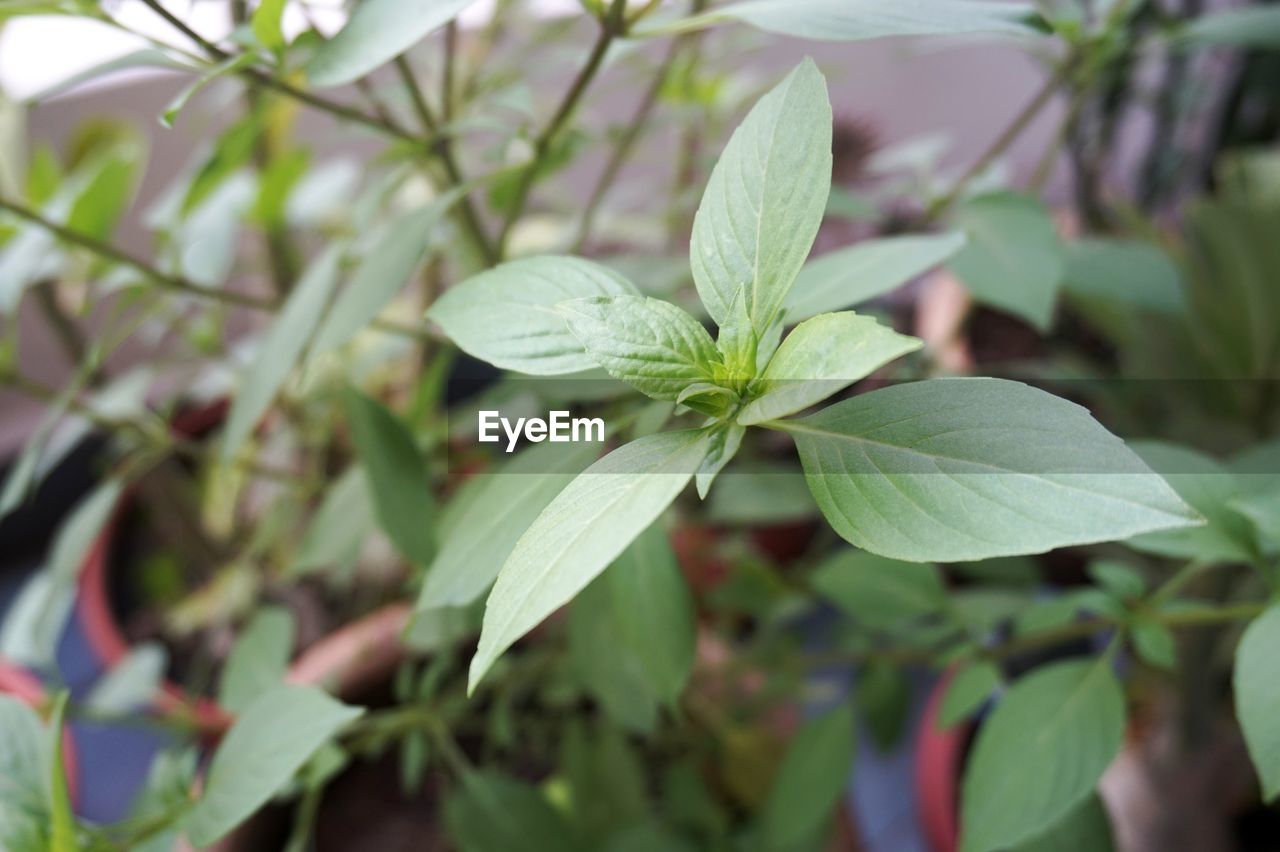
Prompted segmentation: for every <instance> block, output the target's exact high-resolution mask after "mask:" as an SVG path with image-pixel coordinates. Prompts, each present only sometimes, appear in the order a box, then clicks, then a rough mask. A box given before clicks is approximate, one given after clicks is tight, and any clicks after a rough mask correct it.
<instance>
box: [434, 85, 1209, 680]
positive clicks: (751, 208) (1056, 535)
mask: <svg viewBox="0 0 1280 852" xmlns="http://www.w3.org/2000/svg"><path fill="white" fill-rule="evenodd" d="M831 149H832V114H831V106H830V102H829V100H828V96H827V90H826V83H825V81H824V79H823V77H822V74H821V73H820V72H819V71H818V69H817V67H816V66H815V65H814V63H813V62H812V61H805V62H804V63H802V64H801V65H800V66H799V67H797V68H796V69H795V70H794V71H792V72H791V73H790V74H789V75H788V76H787V77H786V78H785V79H784V80H783V81H782V82H781V83H780V84H778V86H777V87H776V88H774V89H773V90H772V91H770V92H769V93H768V94H766V95H765V96H764V97H763V98H761V99H760V101H759V102H758V103H757V104H756V105H755V107H754V108H753V109H752V110H751V112H750V114H749V115H748V116H747V117H746V119H745V120H744V121H743V122H742V124H741V125H740V126H739V127H738V128H737V130H736V131H735V133H734V134H733V137H732V138H731V139H730V141H729V143H728V145H727V147H726V148H725V150H724V152H723V153H722V155H721V157H720V159H719V161H718V163H717V164H716V166H715V169H714V170H713V171H712V174H711V177H710V180H709V182H708V184H707V186H706V189H705V192H704V194H703V197H702V203H701V205H700V206H699V208H698V211H697V215H696V217H695V219H694V224H693V234H692V239H691V242H690V251H689V260H690V265H691V268H692V273H693V279H694V282H695V283H696V285H697V292H698V296H699V298H700V299H701V302H702V306H703V307H704V308H705V309H706V312H707V314H708V315H709V316H710V318H711V319H712V320H713V321H714V322H715V324H716V326H717V327H718V332H717V334H716V336H715V337H714V338H713V337H712V335H711V334H710V333H709V332H708V331H707V330H706V328H705V327H704V325H703V324H702V323H701V322H699V320H698V319H697V318H695V317H694V316H692V315H691V314H689V313H687V312H686V311H684V310H682V309H681V308H680V307H677V306H676V305H674V304H671V303H669V302H666V301H663V300H660V299H656V298H650V297H647V296H644V295H642V294H641V293H640V291H639V290H638V289H637V288H636V287H635V286H634V285H633V284H631V283H630V282H628V281H627V280H626V279H625V278H623V277H622V276H620V275H619V274H617V273H616V272H614V271H611V270H609V269H606V268H604V267H602V266H599V265H597V264H594V263H591V262H589V261H587V260H583V259H579V258H573V257H531V258H525V259H519V260H514V261H511V262H508V263H504V264H501V265H499V266H497V267H495V268H493V269H491V270H488V271H486V272H484V273H481V274H480V275H477V276H475V277H473V278H471V279H469V280H467V281H465V282H463V283H461V284H460V285H458V286H456V287H454V288H453V289H451V290H450V291H448V292H447V293H445V295H444V296H443V297H442V298H441V299H439V301H438V302H436V304H435V305H434V306H433V307H432V308H431V310H430V311H429V313H428V316H429V318H430V319H432V320H434V321H435V322H436V323H437V324H439V326H440V327H441V328H442V329H443V330H444V332H445V334H447V335H448V336H449V338H451V339H452V340H453V341H454V342H455V343H456V344H457V345H458V346H459V347H460V348H462V349H463V350H465V351H466V352H468V353H469V354H471V355H473V356H475V357H477V358H481V359H483V360H485V361H488V362H490V363H491V364H494V365H495V366H498V367H501V368H503V369H507V370H514V371H517V372H521V373H528V374H532V375H541V376H546V375H560V374H571V373H579V372H581V371H584V370H589V369H592V368H603V369H604V370H605V371H607V372H608V374H609V375H610V376H613V377H614V378H616V379H620V380H622V381H624V382H626V383H628V384H630V385H631V386H632V387H634V388H635V389H636V391H638V392H640V393H642V394H645V395H646V396H648V397H651V398H653V399H655V400H665V401H669V402H672V403H675V404H676V405H678V406H682V407H684V408H686V409H688V410H690V411H692V412H696V413H697V414H698V415H701V416H703V417H705V420H704V422H703V423H702V425H700V426H698V427H697V428H693V429H685V430H680V431H669V432H661V433H658V434H652V435H647V436H644V437H641V438H639V439H637V440H634V441H632V442H630V443H627V444H624V445H622V446H620V447H618V448H617V449H615V450H614V451H612V452H611V453H609V454H608V455H606V456H604V457H603V458H601V459H600V460H599V461H597V462H595V463H594V464H592V465H591V466H590V467H588V468H587V469H586V470H585V471H583V472H582V473H581V474H580V475H579V476H577V477H576V478H575V479H573V480H572V481H571V482H569V483H568V484H567V485H565V486H564V487H563V490H560V491H559V493H558V494H556V495H555V497H554V499H551V500H550V502H549V503H548V504H547V505H546V507H545V508H544V509H543V510H542V511H541V513H540V514H538V515H537V517H536V518H535V519H534V520H533V521H532V523H531V524H530V525H529V527H528V529H526V530H525V531H524V533H523V535H521V536H520V537H519V539H518V541H516V542H515V543H514V546H513V547H512V548H511V550H510V553H509V555H507V556H506V559H505V562H504V563H503V564H502V567H501V571H500V572H499V573H498V575H497V581H496V583H495V584H494V586H493V590H492V592H491V593H490V595H489V598H488V601H487V604H486V607H485V614H484V624H483V629H482V633H481V638H480V644H479V649H478V651H477V652H476V655H475V657H474V658H473V660H472V662H471V672H470V685H471V688H472V689H474V688H475V685H476V684H477V683H478V682H479V681H480V680H481V679H482V678H483V677H484V675H485V673H486V672H487V671H489V669H490V667H491V666H492V665H493V663H494V661H495V660H496V659H497V658H498V657H499V656H500V655H501V654H502V653H503V652H504V651H505V650H506V649H507V648H508V647H510V646H511V645H512V643H514V642H515V641H516V640H518V639H519V638H520V637H521V636H523V635H524V634H525V633H527V632H528V631H529V630H531V629H532V628H533V627H535V626H536V625H537V624H539V622H541V621H542V620H543V619H544V618H546V617H547V616H548V615H549V614H550V613H552V612H553V611H555V610H556V609H558V608H559V607H560V606H562V605H564V604H565V603H567V602H568V601H569V600H570V599H572V598H573V597H574V595H576V594H577V593H578V592H579V591H581V590H582V589H583V588H585V587H586V586H587V585H588V584H589V583H590V582H591V581H592V580H593V579H594V578H595V577H596V576H598V575H599V574H600V573H601V572H602V571H603V570H604V569H605V568H606V567H608V565H609V564H610V563H611V562H613V561H614V559H616V558H617V557H618V556H619V555H620V554H621V553H622V552H623V550H625V549H626V547H627V546H628V545H629V544H630V543H631V542H632V541H633V540H634V539H635V538H636V537H637V536H639V535H640V534H641V533H642V532H644V530H645V529H646V528H647V527H649V526H650V525H651V524H652V523H653V522H654V521H655V520H656V519H657V518H658V517H659V515H661V513H662V512H663V511H664V510H665V509H666V508H667V506H668V505H670V504H671V503H672V501H673V500H675V498H676V497H677V496H678V495H679V494H680V493H681V491H683V489H684V488H685V487H686V486H687V485H688V483H689V481H690V480H694V482H695V487H696V488H697V491H698V494H699V496H702V497H705V496H706V495H707V493H708V491H709V489H711V488H712V487H713V484H714V482H715V480H716V477H717V476H718V475H719V474H720V473H721V472H722V471H723V470H724V469H725V468H726V466H728V465H729V464H730V463H731V462H732V460H733V458H734V456H735V454H736V453H737V452H738V450H739V448H740V446H741V445H742V442H743V440H744V438H745V436H746V433H747V432H748V431H749V430H752V429H765V430H772V431H777V432H782V433H784V434H786V435H787V436H789V437H790V438H791V439H792V440H793V441H794V442H795V446H796V449H797V451H798V452H799V455H800V460H801V462H802V463H803V466H804V471H805V478H806V481H807V483H808V486H809V489H810V491H811V492H812V493H813V496H814V498H815V500H816V501H817V503H818V505H819V507H820V508H821V509H822V513H823V515H824V516H825V517H826V519H827V521H828V522H829V523H830V524H831V526H832V528H833V529H835V531H836V532H838V533H839V534H840V535H841V536H842V537H843V538H845V539H846V540H848V541H849V542H850V543H852V544H854V545H856V546H857V547H859V548H862V549H864V550H867V551H870V552H872V553H875V554H879V555H882V556H886V557H891V558H894V559H900V560H909V561H916V562H926V561H928V562H933V561H945V562H954V561H961V560H978V559H986V558H990V557H996V556H1008V555H1013V554H1027V553H1040V552H1044V551H1047V550H1051V549H1053V548H1057V547H1063V546H1066V545H1076V544H1085V543H1091V542H1101V541H1109V540H1118V539H1127V538H1129V537H1132V536H1136V535H1139V534H1141V533H1147V532H1151V531H1153V530H1162V529H1170V528H1176V527H1186V526H1193V525H1196V524H1197V523H1200V520H1199V517H1198V515H1197V513H1196V512H1195V511H1194V510H1193V509H1191V508H1190V507H1189V506H1187V505H1186V503H1184V502H1183V501H1182V499H1181V498H1180V497H1179V496H1178V495H1177V494H1176V493H1175V492H1174V491H1173V489H1171V488H1170V487H1169V485H1168V484H1166V482H1165V481H1164V480H1163V479H1162V478H1161V477H1160V476H1159V475H1157V474H1155V473H1153V472H1152V471H1151V470H1150V469H1149V468H1148V467H1147V466H1146V464H1144V462H1143V461H1142V460H1141V459H1140V458H1139V457H1138V456H1137V455H1136V454H1135V453H1134V452H1132V451H1131V450H1130V449H1128V448H1127V447H1126V446H1125V444H1124V442H1123V441H1121V440H1120V439H1119V438H1117V437H1115V436H1114V435H1112V434H1110V433H1108V432H1107V431H1106V430H1105V429H1104V428H1103V427H1102V426H1100V425H1099V424H1098V423H1097V422H1096V421H1095V420H1094V419H1093V418H1092V417H1091V416H1090V414H1089V412H1088V411H1086V410H1085V409H1083V408H1081V407H1079V406H1077V405H1075V404H1073V403H1070V402H1067V401H1065V400H1062V399H1059V398H1057V397H1054V396H1052V395H1050V394H1048V393H1045V392H1043V391H1040V390H1037V389H1035V388H1032V387H1030V386H1027V385H1025V384H1021V383H1018V382H1013V381H1004V380H999V379H985V378H966V379H936V380H928V381H921V382H914V383H909V384H903V385H899V386H894V387H888V388H884V389H881V390H876V391H872V392H869V393H865V394H861V395H858V396H855V397H853V398H851V399H846V400H844V401H841V402H838V403H835V404H833V405H830V406H828V407H826V408H821V409H819V410H817V411H815V412H813V413H809V414H804V412H806V411H807V410H808V409H811V408H813V407H814V406H817V405H819V404H821V403H822V402H823V401H824V400H826V399H827V398H828V397H830V396H832V395H833V394H835V393H837V392H839V391H841V390H843V389H845V388H847V387H849V386H850V385H852V384H854V383H855V382H857V381H858V380H859V379H862V378H864V377H866V376H867V375H869V374H870V373H872V372H873V371H875V370H876V369H878V368H879V367H881V366H883V365H884V364H886V363H888V362H890V361H892V360H894V359H896V358H899V357H901V356H903V355H906V354H907V353H909V352H911V351H913V350H915V349H917V348H919V347H920V346H921V342H920V341H919V340H916V339H915V338H912V337H908V336H905V335H902V334H899V333H897V332H895V331H893V330H891V329H889V328H886V327H885V326H883V325H881V324H879V323H877V322H876V321H875V320H874V319H872V318H870V317H867V316H863V315H860V314H858V313H856V312H854V311H850V310H840V309H841V308H846V307H848V305H847V304H846V303H845V300H844V298H842V296H841V293H840V290H839V288H831V287H825V288H822V287H817V286H812V285H813V282H814V281H816V280H817V279H816V278H812V277H807V276H806V268H805V260H806V258H807V257H808V254H809V251H810V249H811V247H812V245H813V242H814V239H815V236H816V234H817V231H818V227H819V225H820V223H821V220H822V217H823V213H824V211H825V209H826V205H827V199H828V194H829V191H830V186H831ZM917 239H919V240H921V242H917V243H914V244H911V245H910V246H909V247H908V248H907V254H908V256H910V255H911V254H912V253H913V252H914V253H915V254H916V256H917V260H918V262H919V264H920V266H921V267H923V268H928V267H929V266H931V265H933V264H935V263H937V262H938V261H939V260H941V259H943V258H944V257H945V256H946V254H947V252H948V251H954V250H956V249H957V248H959V247H960V246H961V244H962V240H960V239H958V238H956V237H954V236H950V235H943V236H942V237H934V238H917ZM940 249H941V250H940ZM432 581H435V582H434V588H435V589H439V588H440V586H441V584H442V583H444V582H445V581H444V579H442V578H441V577H440V576H439V575H438V574H436V573H435V572H433V575H432ZM443 602H444V601H442V600H441V599H439V598H437V597H436V595H435V592H434V591H433V584H432V583H430V582H429V584H428V586H427V588H426V589H425V590H424V600H423V605H424V606H426V607H428V608H430V607H433V606H436V605H439V604H441V603H443Z"/></svg>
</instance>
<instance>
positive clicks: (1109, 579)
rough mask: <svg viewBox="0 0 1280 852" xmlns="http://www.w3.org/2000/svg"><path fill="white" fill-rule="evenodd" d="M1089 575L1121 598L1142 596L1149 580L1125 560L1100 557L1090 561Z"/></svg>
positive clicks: (1129, 598) (1127, 598) (1131, 598)
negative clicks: (1124, 561) (1119, 560)
mask: <svg viewBox="0 0 1280 852" xmlns="http://www.w3.org/2000/svg"><path fill="white" fill-rule="evenodd" d="M1089 576H1090V577H1092V578H1093V579H1094V580H1095V581H1097V583H1098V585H1100V586H1102V587H1103V588H1104V589H1106V590H1107V591H1108V592H1110V593H1111V594H1113V595H1115V596H1116V597H1117V598H1119V599H1120V600H1133V599H1135V598H1140V597H1142V595H1143V593H1144V592H1146V590H1147V581H1146V580H1144V579H1142V575H1141V574H1140V573H1138V571H1137V570H1135V569H1134V568H1132V567H1131V566H1129V565H1126V564H1125V563H1123V562H1116V561H1114V560H1110V559H1100V560H1097V561H1095V562H1091V563H1089Z"/></svg>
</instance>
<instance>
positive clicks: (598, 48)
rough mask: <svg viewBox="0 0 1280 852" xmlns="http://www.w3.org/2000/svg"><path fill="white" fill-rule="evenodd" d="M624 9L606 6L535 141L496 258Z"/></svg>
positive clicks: (616, 1) (621, 4) (616, 2)
mask: <svg viewBox="0 0 1280 852" xmlns="http://www.w3.org/2000/svg"><path fill="white" fill-rule="evenodd" d="M625 10H626V0H613V5H612V6H610V7H609V12H608V14H607V15H606V16H605V17H604V18H603V19H601V21H600V33H599V35H598V36H597V37H596V42H595V45H594V46H593V47H592V48H591V53H590V54H589V55H588V56H587V61H586V63H585V64H583V66H582V68H581V69H580V70H579V71H578V75H577V76H576V77H575V78H574V79H573V83H572V84H571V85H570V86H569V91H568V92H566V93H565V96H564V99H563V100H562V101H561V102H560V106H559V108H557V109H556V112H555V114H554V115H553V116H552V117H551V120H550V121H549V122H547V126H546V127H545V128H544V129H543V131H542V132H541V133H540V134H538V137H537V139H535V140H534V143H533V157H532V158H531V159H530V161H529V162H528V164H526V165H525V167H524V169H523V171H521V173H520V181H519V183H518V184H517V185H516V191H515V198H514V200H513V201H512V203H511V209H510V211H509V212H508V213H507V217H506V219H505V221H504V222H503V223H502V230H501V231H500V232H499V234H498V246H497V255H498V257H499V258H501V257H503V256H505V255H506V250H507V243H508V242H509V241H510V238H511V230H512V229H513V228H514V227H515V225H516V222H518V221H519V220H520V217H521V216H522V215H523V214H524V209H525V206H526V205H527V204H528V202H529V192H530V190H531V189H533V184H534V182H535V181H536V180H537V178H538V172H540V171H541V170H542V167H543V165H544V164H545V162H546V160H547V157H548V156H549V155H550V153H551V149H552V146H553V144H554V143H555V142H556V140H557V138H558V137H559V136H560V133H561V132H562V131H563V130H564V127H565V125H566V124H567V123H568V121H569V118H570V117H571V116H572V115H573V113H574V110H576V109H577V107H578V103H579V101H581V100H582V96H583V95H584V94H585V93H586V91H587V88H588V87H589V86H590V85H591V81H592V80H594V79H595V76H596V74H597V73H599V71H600V66H601V65H602V64H603V62H604V57H605V54H606V53H608V51H609V46H610V45H611V44H612V43H613V39H614V37H615V36H617V35H619V34H620V33H621V32H622V31H623V28H624V26H625V22H624V21H623V20H622V15H623V12H625Z"/></svg>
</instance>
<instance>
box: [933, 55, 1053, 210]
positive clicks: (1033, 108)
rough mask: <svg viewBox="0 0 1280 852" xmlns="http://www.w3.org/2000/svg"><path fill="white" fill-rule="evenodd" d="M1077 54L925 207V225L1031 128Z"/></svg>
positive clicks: (1050, 77) (953, 202) (1048, 80)
mask: <svg viewBox="0 0 1280 852" xmlns="http://www.w3.org/2000/svg"><path fill="white" fill-rule="evenodd" d="M1075 67H1076V58H1075V55H1074V54H1071V55H1068V56H1067V57H1066V58H1065V59H1063V60H1062V61H1061V62H1060V63H1059V64H1058V67H1057V68H1056V69H1055V70H1054V72H1053V73H1052V74H1050V75H1049V78H1048V79H1047V80H1045V81H1044V84H1043V85H1042V86H1041V87H1040V89H1039V91H1037V92H1036V94H1035V95H1034V96H1033V97H1032V98H1031V100H1030V101H1029V102H1028V103H1027V105H1026V106H1024V107H1023V108H1022V109H1021V110H1020V111H1019V112H1018V113H1017V115H1015V116H1014V117H1013V121H1011V122H1010V123H1009V125H1008V126H1007V127H1006V128H1005V129H1004V131H1003V132H1001V134H1000V135H999V136H997V137H996V138H995V140H994V141H992V143H991V144H990V145H989V146H988V147H987V149H986V150H985V151H983V153H982V155H981V156H979V157H978V159H976V160H974V161H973V163H971V164H970V165H969V168H967V169H965V171H964V172H963V173H962V174H961V175H960V177H959V178H957V179H956V182H955V183H954V184H952V186H951V189H950V190H948V191H947V192H946V193H945V194H943V195H941V196H939V197H938V198H935V199H934V200H933V202H932V203H931V204H930V205H929V206H928V207H927V208H926V209H925V212H924V217H923V218H922V220H921V224H922V225H927V224H932V223H933V222H935V221H937V219H938V218H939V217H940V216H941V215H942V214H943V213H945V212H947V210H948V209H950V207H951V205H953V204H955V202H956V200H957V199H959V198H960V196H961V195H963V194H964V191H965V189H967V188H968V186H969V184H970V183H972V182H973V179H974V178H976V177H977V176H978V175H980V174H982V172H984V171H986V169H987V168H988V167H990V166H991V164H992V163H994V162H995V161H996V159H997V158H998V157H1000V155H1001V154H1003V153H1004V152H1005V151H1006V150H1008V148H1009V146H1010V145H1012V144H1013V143H1014V142H1015V141H1017V139H1018V137H1019V136H1021V135H1022V132H1023V131H1024V130H1026V129H1027V127H1028V126H1029V125H1030V124H1031V122H1032V121H1034V120H1035V118H1036V117H1037V116H1038V115H1040V111H1041V110H1043V109H1044V108H1045V107H1046V106H1047V105H1048V104H1049V102H1050V101H1052V100H1053V97H1054V95H1056V94H1057V92H1058V89H1059V87H1060V86H1061V85H1062V84H1063V83H1064V82H1066V80H1067V78H1068V77H1069V76H1070V75H1071V73H1072V72H1073V71H1074V70H1075Z"/></svg>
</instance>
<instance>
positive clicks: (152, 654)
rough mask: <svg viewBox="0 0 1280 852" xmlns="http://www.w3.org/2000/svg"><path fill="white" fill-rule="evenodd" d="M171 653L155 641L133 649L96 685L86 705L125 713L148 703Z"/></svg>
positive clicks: (116, 712) (102, 711) (111, 713)
mask: <svg viewBox="0 0 1280 852" xmlns="http://www.w3.org/2000/svg"><path fill="white" fill-rule="evenodd" d="M168 664H169V654H168V652H167V651H165V649H164V646H163V645H160V644H158V643H156V642H144V643H143V644H141V645H138V646H136V647H134V648H132V649H130V651H129V653H128V654H127V655H125V657H124V659H122V660H121V661H120V662H119V663H117V664H116V665H115V666H113V667H112V668H111V670H110V671H108V672H107V673H106V675H104V676H103V678H102V679H101V680H100V681H98V682H97V683H96V684H94V686H93V691H92V692H90V693H89V697H88V698H87V699H85V706H86V707H89V708H91V709H92V710H94V711H96V712H98V713H105V714H108V715H124V714H125V713H130V712H133V711H135V710H137V709H139V708H140V707H145V706H147V705H149V704H150V703H151V702H152V701H153V700H154V699H155V697H156V692H157V690H159V689H160V683H161V681H162V679H163V678H164V673H165V667H166V666H167V665H168Z"/></svg>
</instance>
